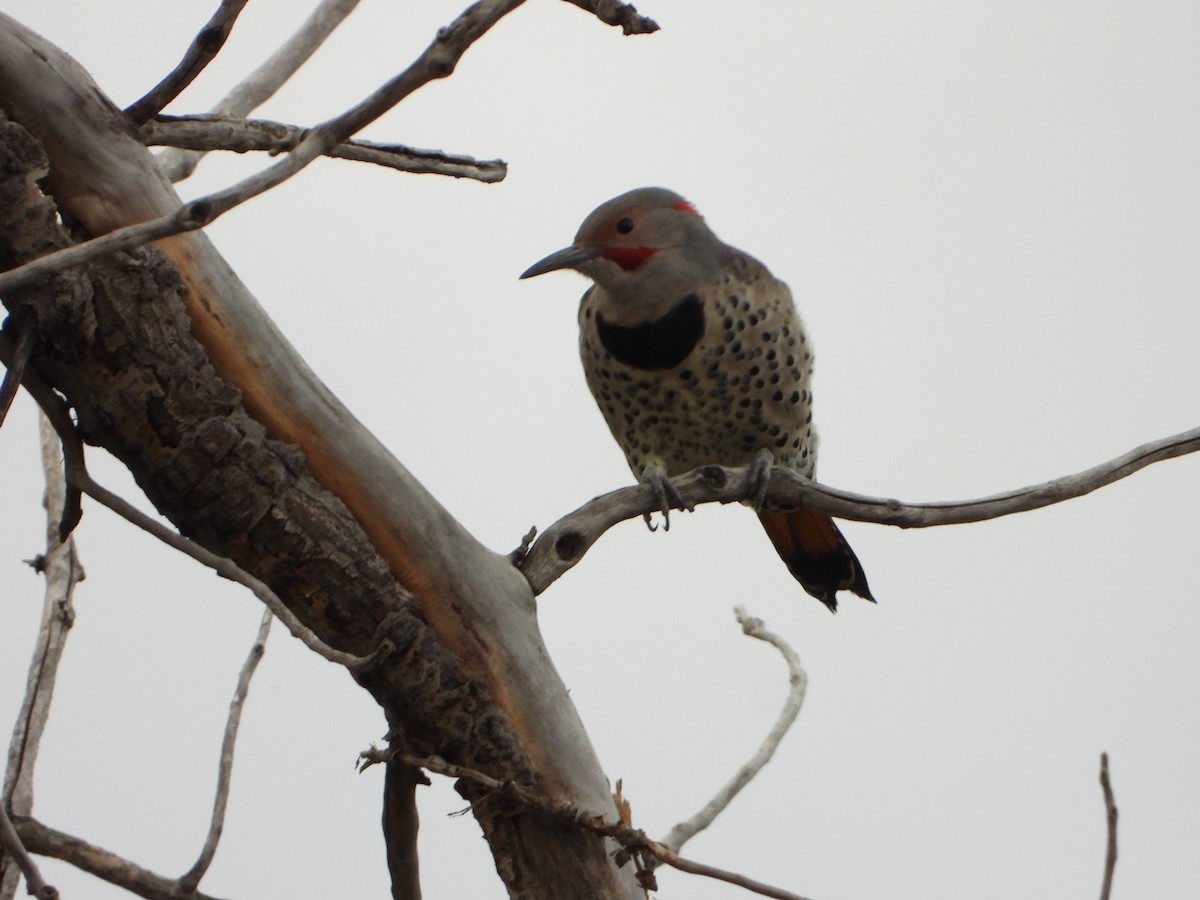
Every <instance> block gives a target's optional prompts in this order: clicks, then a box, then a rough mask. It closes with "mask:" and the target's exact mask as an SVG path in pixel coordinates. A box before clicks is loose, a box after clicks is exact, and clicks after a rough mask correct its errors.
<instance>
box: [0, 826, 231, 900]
mask: <svg viewBox="0 0 1200 900" xmlns="http://www.w3.org/2000/svg"><path fill="white" fill-rule="evenodd" d="M13 824H15V825H16V827H17V834H19V835H20V837H21V841H22V842H23V843H24V844H25V847H26V848H27V849H28V850H29V852H30V853H37V854H38V855H40V856H50V857H53V858H54V859H61V860H62V861H63V862H67V863H70V864H71V865H73V866H75V868H77V869H82V870H83V871H84V872H88V873H89V874H92V875H95V876H96V877H97V878H101V879H103V880H104V881H107V882H108V883H109V884H115V885H116V886H117V887H120V888H124V889H125V890H127V891H129V893H131V894H134V895H135V896H138V897H144V898H146V900H215V898H213V897H212V896H211V895H209V894H202V893H200V892H199V891H197V892H195V893H188V892H185V891H182V890H180V888H179V886H178V884H177V882H176V881H175V880H174V879H172V878H164V877H163V876H161V875H156V874H155V873H153V872H151V871H150V870H148V869H143V868H142V867H141V866H139V865H138V864H137V863H134V862H131V861H129V860H127V859H124V858H123V857H120V856H117V854H115V853H112V852H110V851H108V850H105V849H103V848H101V847H97V846H96V845H95V844H89V843H88V842H87V841H85V840H81V839H80V838H77V837H74V836H73V835H69V834H65V833H63V832H61V831H56V830H55V829H53V828H50V827H49V826H47V825H43V824H42V823H41V822H39V821H37V820H36V819H15V820H14V823H13Z"/></svg>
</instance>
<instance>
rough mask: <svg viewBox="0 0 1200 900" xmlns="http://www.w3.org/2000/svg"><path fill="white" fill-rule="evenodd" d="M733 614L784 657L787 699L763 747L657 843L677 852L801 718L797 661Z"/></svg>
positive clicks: (742, 616) (779, 641)
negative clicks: (787, 687)
mask: <svg viewBox="0 0 1200 900" xmlns="http://www.w3.org/2000/svg"><path fill="white" fill-rule="evenodd" d="M734 614H735V615H736V616H737V620H738V623H739V624H740V625H741V626H742V631H743V633H745V634H746V635H748V636H750V637H752V638H757V639H758V640H760V641H766V642H767V643H768V644H770V645H771V646H773V647H774V648H775V649H777V650H778V651H779V652H780V653H781V654H782V655H783V659H784V662H786V663H787V667H788V683H789V684H790V685H791V687H790V688H789V690H788V696H787V699H786V700H785V701H784V704H783V710H782V711H781V712H780V713H779V717H778V718H777V719H776V721H775V725H774V726H773V727H772V728H771V730H770V731H769V732H768V733H767V736H766V738H765V739H764V740H763V742H762V746H760V747H759V748H758V752H757V753H755V754H754V756H752V757H750V759H749V760H748V761H747V762H745V763H744V764H743V765H742V767H741V768H740V769H738V770H737V772H736V773H735V774H734V776H733V777H732V778H731V779H729V781H728V782H727V783H726V784H725V786H724V787H722V788H721V790H719V791H718V792H717V794H716V795H715V796H714V797H713V798H712V799H711V800H709V801H708V803H706V804H705V805H704V807H703V808H702V809H701V810H700V811H699V812H697V813H696V814H695V815H694V816H692V817H691V818H690V819H687V820H685V821H683V822H680V823H679V824H678V825H676V826H675V827H674V828H672V829H671V830H670V831H669V832H668V833H667V836H666V837H665V838H663V839H662V841H660V843H661V844H663V845H664V846H666V847H670V848H671V849H673V850H676V851H678V850H680V849H682V848H683V845H684V844H686V843H687V842H688V841H690V840H691V839H692V838H693V837H695V836H696V835H697V834H699V833H700V832H701V831H703V830H704V829H705V828H707V827H708V826H709V825H711V824H712V823H713V820H714V819H716V817H717V816H719V815H720V814H721V813H722V812H723V811H724V810H725V807H727V806H728V805H729V803H730V801H732V800H733V798H734V797H736V796H737V795H738V794H739V793H740V792H741V790H742V788H744V787H745V786H746V785H747V784H749V783H750V781H751V779H752V778H754V776H755V775H757V774H758V773H759V772H760V771H762V768H763V766H765V765H766V764H767V763H768V762H770V761H771V757H772V756H774V755H775V750H776V749H777V748H778V747H779V742H780V741H782V740H783V736H784V735H785V734H787V732H788V729H789V728H791V727H792V724H793V723H794V722H795V721H796V717H797V716H798V715H800V707H801V706H803V705H804V692H805V690H806V689H807V687H808V675H807V674H806V673H805V671H804V669H803V667H801V665H800V657H799V656H798V655H797V653H796V651H795V650H793V649H792V648H791V647H790V646H789V645H788V643H787V642H786V641H785V640H784V639H783V638H781V637H780V636H779V635H777V634H775V633H774V632H772V631H768V630H767V629H766V627H765V626H764V625H763V622H762V619H756V618H754V617H752V616H750V615H749V614H747V612H746V610H745V609H744V608H743V607H741V606H739V607H737V608H736V609H735V610H734Z"/></svg>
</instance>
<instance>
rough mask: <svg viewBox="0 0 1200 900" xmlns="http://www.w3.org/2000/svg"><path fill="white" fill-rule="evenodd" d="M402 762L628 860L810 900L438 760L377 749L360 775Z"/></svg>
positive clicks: (781, 898)
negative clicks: (585, 836) (601, 840)
mask: <svg viewBox="0 0 1200 900" xmlns="http://www.w3.org/2000/svg"><path fill="white" fill-rule="evenodd" d="M396 762H400V763H403V764H404V765H408V766H414V767H416V768H421V769H428V770H429V771H430V772H436V773H437V774H438V775H444V776H446V777H447V778H461V779H465V780H466V781H470V782H472V783H474V784H477V785H479V786H480V787H482V788H484V789H485V790H487V791H489V792H492V793H495V794H498V795H500V796H502V797H505V798H508V799H511V800H515V801H516V802H517V803H519V804H520V805H521V806H523V807H525V808H526V809H531V810H538V811H540V812H543V813H546V814H547V815H549V816H553V817H554V818H555V819H556V820H558V821H560V822H562V823H564V824H566V825H571V826H574V827H576V828H582V829H583V830H585V831H589V832H591V833H592V834H596V835H599V836H600V837H606V838H612V839H613V840H615V841H616V842H617V843H619V844H620V845H621V846H622V847H623V848H624V850H625V853H626V855H627V857H628V856H629V855H641V854H649V855H650V856H652V857H654V858H655V859H657V860H658V861H659V862H661V863H664V864H665V865H668V866H670V867H671V868H673V869H678V870H679V871H681V872H690V873H691V874H693V875H703V876H704V877H706V878H713V879H716V880H717V881H724V882H727V883H729V884H734V885H737V886H738V887H742V888H745V889H746V890H748V891H752V892H754V893H756V894H761V895H762V896H764V897H773V898H776V900H805V898H804V897H801V896H800V895H799V894H793V893H791V892H790V891H785V890H783V889H782V888H777V887H773V886H771V885H769V884H764V883H762V882H761V881H755V880H754V879H753V878H747V877H746V876H745V875H739V874H738V873H736V872H730V871H727V870H725V869H718V868H717V867H715V866H709V865H705V864H704V863H699V862H696V861H695V860H690V859H685V858H684V857H682V856H680V855H679V854H677V853H675V852H674V851H673V850H671V848H669V847H666V846H664V845H663V844H661V843H659V842H658V841H655V840H651V839H650V838H648V837H647V836H646V834H645V833H644V832H642V831H640V830H638V829H636V828H631V827H629V826H628V825H626V824H624V823H623V822H611V821H609V820H607V819H605V818H604V817H603V816H600V815H597V814H596V813H593V812H588V811H587V810H584V809H580V808H579V807H577V806H574V805H572V804H570V803H568V802H566V801H565V800H561V799H558V798H556V797H548V796H546V795H544V794H542V793H540V792H538V791H537V790H536V789H534V788H531V787H526V786H523V785H520V784H517V783H515V782H512V781H500V780H498V779H496V778H492V777H491V776H490V775H487V774H485V773H483V772H480V771H477V770H475V769H469V768H466V767H465V766H458V765H454V764H453V763H448V762H446V760H444V759H442V758H441V757H438V756H418V755H416V754H413V753H406V752H403V751H400V750H392V749H379V748H375V747H372V748H371V749H370V750H365V751H363V752H362V753H360V754H359V771H362V770H363V769H366V768H368V767H370V766H372V765H375V764H376V763H396ZM647 889H648V890H654V889H655V888H654V887H652V886H648V887H647Z"/></svg>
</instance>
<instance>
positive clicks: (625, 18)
mask: <svg viewBox="0 0 1200 900" xmlns="http://www.w3.org/2000/svg"><path fill="white" fill-rule="evenodd" d="M567 2H568V3H573V4H574V5H576V6H578V7H579V8H580V9H586V10H587V11H588V12H590V13H591V14H592V15H594V16H595V17H596V18H597V19H599V20H600V21H601V22H603V23H604V24H606V25H620V26H621V30H622V31H624V32H625V34H652V33H654V32H655V31H658V23H657V22H655V21H654V20H653V19H651V18H649V17H648V16H642V15H638V11H637V7H636V6H634V5H633V4H632V3H620V2H618V0H567Z"/></svg>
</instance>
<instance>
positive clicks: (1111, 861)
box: [1100, 753, 1117, 900]
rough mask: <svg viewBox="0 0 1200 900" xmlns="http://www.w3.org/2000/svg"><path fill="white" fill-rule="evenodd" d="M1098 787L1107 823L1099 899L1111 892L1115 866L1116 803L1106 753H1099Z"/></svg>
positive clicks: (1106, 899)
mask: <svg viewBox="0 0 1200 900" xmlns="http://www.w3.org/2000/svg"><path fill="white" fill-rule="evenodd" d="M1100 787H1101V789H1102V790H1103V791H1104V817H1105V820H1106V822H1107V824H1108V849H1107V850H1106V851H1105V854H1104V883H1103V885H1102V886H1101V888H1100V900H1109V897H1110V895H1111V894H1112V883H1113V872H1114V871H1115V870H1116V868H1117V804H1116V801H1115V800H1114V798H1113V789H1112V782H1111V781H1110V780H1109V778H1108V754H1107V753H1101V754H1100Z"/></svg>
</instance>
